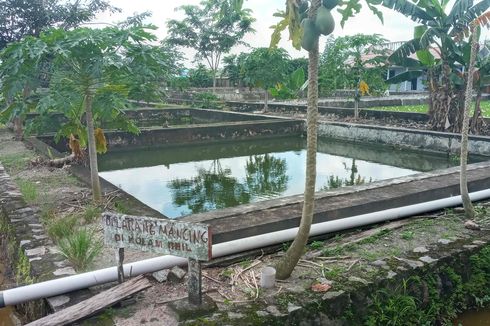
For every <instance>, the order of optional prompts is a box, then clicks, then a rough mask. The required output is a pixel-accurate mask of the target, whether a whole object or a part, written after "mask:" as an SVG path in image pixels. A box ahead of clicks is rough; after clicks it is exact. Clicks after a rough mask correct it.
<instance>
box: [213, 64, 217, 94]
mask: <svg viewBox="0 0 490 326" xmlns="http://www.w3.org/2000/svg"><path fill="white" fill-rule="evenodd" d="M213 94H216V70H214V69H213Z"/></svg>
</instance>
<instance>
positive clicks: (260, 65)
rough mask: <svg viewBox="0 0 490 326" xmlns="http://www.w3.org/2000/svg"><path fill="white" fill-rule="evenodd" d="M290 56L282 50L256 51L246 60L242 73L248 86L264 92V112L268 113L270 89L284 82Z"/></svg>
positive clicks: (260, 49)
mask: <svg viewBox="0 0 490 326" xmlns="http://www.w3.org/2000/svg"><path fill="white" fill-rule="evenodd" d="M288 63H289V55H288V54H287V52H286V50H284V49H280V48H272V49H269V48H257V49H254V50H253V51H252V52H251V53H250V54H249V55H248V56H247V58H246V59H245V60H244V62H243V65H242V69H241V73H242V75H243V80H244V81H245V83H247V84H248V85H253V86H255V87H259V88H262V89H263V90H264V111H263V112H267V109H268V101H269V88H272V87H274V86H275V85H276V84H277V83H279V82H282V81H284V79H285V77H286V72H287V69H288Z"/></svg>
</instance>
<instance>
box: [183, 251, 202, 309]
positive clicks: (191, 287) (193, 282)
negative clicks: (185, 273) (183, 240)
mask: <svg viewBox="0 0 490 326" xmlns="http://www.w3.org/2000/svg"><path fill="white" fill-rule="evenodd" d="M188 266H189V280H188V284H187V290H188V292H189V303H191V304H194V305H201V304H202V279H201V262H200V261H198V260H196V259H192V258H189V262H188Z"/></svg>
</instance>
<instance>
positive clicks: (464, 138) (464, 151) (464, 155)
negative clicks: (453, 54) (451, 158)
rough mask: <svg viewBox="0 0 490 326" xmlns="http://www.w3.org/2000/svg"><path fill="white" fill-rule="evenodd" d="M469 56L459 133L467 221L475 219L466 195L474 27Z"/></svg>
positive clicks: (462, 189) (475, 37)
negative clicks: (461, 126) (462, 116)
mask: <svg viewBox="0 0 490 326" xmlns="http://www.w3.org/2000/svg"><path fill="white" fill-rule="evenodd" d="M471 33H472V35H471V41H470V44H471V54H470V64H469V67H468V73H467V76H468V77H467V81H466V94H465V100H464V119H463V131H462V133H461V171H460V182H459V186H460V190H461V199H462V200H463V207H464V212H465V215H466V217H467V218H468V219H473V218H475V209H474V208H473V204H472V203H471V200H470V196H469V194H468V178H467V171H466V165H467V160H468V131H469V124H470V107H471V101H472V100H473V74H474V72H475V61H476V53H477V52H478V39H477V33H476V31H475V27H474V25H472V27H471Z"/></svg>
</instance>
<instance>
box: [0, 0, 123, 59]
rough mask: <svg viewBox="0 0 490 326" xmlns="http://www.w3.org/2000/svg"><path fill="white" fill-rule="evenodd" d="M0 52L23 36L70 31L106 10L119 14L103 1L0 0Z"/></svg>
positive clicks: (107, 2)
mask: <svg viewBox="0 0 490 326" xmlns="http://www.w3.org/2000/svg"><path fill="white" fill-rule="evenodd" d="M0 8H2V10H0V50H1V49H3V48H5V47H6V46H7V45H8V44H9V43H11V42H17V41H20V40H21V39H22V38H24V37H25V36H28V35H30V36H39V34H40V33H41V32H42V31H43V30H46V29H47V28H52V27H61V28H63V29H71V28H75V27H78V26H80V25H81V24H83V23H85V22H88V21H90V20H92V19H94V18H95V17H96V15H97V14H98V13H101V12H105V11H110V12H114V11H118V10H119V9H117V8H115V7H112V6H111V5H110V4H109V1H104V0H69V1H61V0H44V1H25V0H0Z"/></svg>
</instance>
